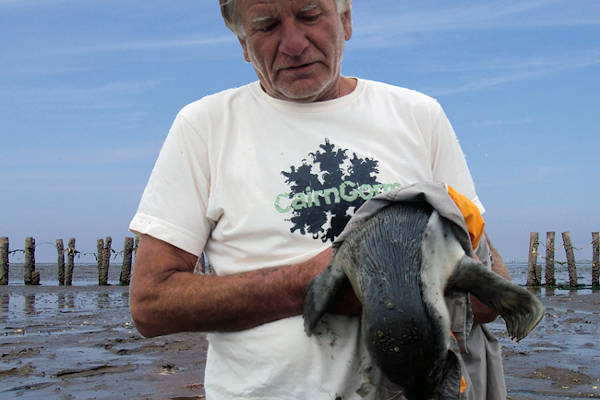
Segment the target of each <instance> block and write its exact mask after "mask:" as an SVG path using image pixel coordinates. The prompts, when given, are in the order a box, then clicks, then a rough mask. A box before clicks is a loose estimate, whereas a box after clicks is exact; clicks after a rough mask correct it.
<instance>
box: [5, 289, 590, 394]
mask: <svg viewBox="0 0 600 400" xmlns="http://www.w3.org/2000/svg"><path fill="white" fill-rule="evenodd" d="M537 294H538V295H539V296H540V298H541V299H542V302H543V303H544V305H545V306H546V312H545V316H544V319H543V320H542V322H541V323H540V325H539V326H538V327H537V328H536V329H535V330H534V331H533V332H532V333H531V334H530V335H529V336H528V337H527V338H525V339H523V340H522V341H521V342H519V343H514V342H512V341H510V340H509V339H508V338H507V335H506V331H505V327H504V322H503V321H502V320H497V321H496V322H493V323H491V324H489V325H488V326H489V328H490V330H491V331H492V332H493V333H494V334H496V336H498V337H499V338H500V340H501V342H502V345H503V348H504V369H505V375H506V382H507V386H508V390H509V399H514V400H521V399H578V398H580V399H583V398H586V399H589V398H600V292H598V291H591V290H586V291H579V292H577V291H571V292H570V291H553V292H551V291H539V292H538V293H537ZM128 300H129V295H128V290H127V288H125V287H119V286H106V287H98V286H80V287H77V286H73V287H57V286H37V287H25V286H3V287H0V380H1V381H2V385H0V399H13V398H15V399H40V398H45V399H120V398H123V399H173V400H175V399H203V398H204V386H203V381H202V380H203V372H204V365H205V360H206V348H207V342H206V337H205V335H204V334H202V333H182V334H175V335H169V336H164V337H158V338H152V339H146V338H143V337H142V336H141V335H140V334H139V333H138V332H137V331H136V330H135V328H134V326H133V324H132V321H131V317H130V315H129V308H128Z"/></svg>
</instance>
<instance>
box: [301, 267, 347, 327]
mask: <svg viewBox="0 0 600 400" xmlns="http://www.w3.org/2000/svg"><path fill="white" fill-rule="evenodd" d="M334 261H335V258H334V259H333V261H332V262H331V264H329V265H328V266H327V268H325V269H324V270H323V272H321V273H320V274H319V275H317V276H316V277H315V278H314V279H313V280H312V281H311V282H310V284H309V285H308V289H307V291H306V296H305V297H304V314H303V315H304V331H305V332H306V334H307V335H308V336H310V335H311V334H312V332H313V331H314V328H315V326H316V325H317V323H318V322H319V320H320V319H321V317H322V316H323V314H325V311H326V310H327V306H328V305H329V303H331V301H332V300H333V298H334V297H335V295H336V294H337V293H338V292H339V291H340V288H341V287H342V285H343V284H344V282H345V281H346V280H347V279H348V278H347V277H346V274H345V272H344V270H343V268H342V267H341V266H339V263H334Z"/></svg>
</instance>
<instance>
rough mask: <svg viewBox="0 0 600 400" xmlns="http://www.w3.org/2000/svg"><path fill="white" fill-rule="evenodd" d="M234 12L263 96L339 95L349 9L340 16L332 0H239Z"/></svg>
mask: <svg viewBox="0 0 600 400" xmlns="http://www.w3.org/2000/svg"><path fill="white" fill-rule="evenodd" d="M238 11H239V13H240V16H241V20H242V24H243V27H244V30H245V32H246V37H245V38H244V39H240V43H241V45H242V48H243V50H244V58H245V59H246V61H248V62H251V63H252V65H253V67H254V70H255V71H256V74H257V75H258V79H259V80H260V83H261V85H262V87H263V89H264V90H265V91H266V92H267V94H269V95H270V96H272V97H275V98H278V99H283V100H291V101H297V102H312V101H322V100H330V99H334V98H336V97H339V96H340V93H339V91H340V67H341V62H342V55H343V53H344V41H345V40H349V39H350V37H351V36H352V22H351V14H350V11H347V12H344V13H342V14H341V15H340V14H338V13H337V11H336V7H335V1H334V0H238Z"/></svg>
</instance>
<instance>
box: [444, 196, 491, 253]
mask: <svg viewBox="0 0 600 400" xmlns="http://www.w3.org/2000/svg"><path fill="white" fill-rule="evenodd" d="M448 194H449V195H450V197H451V198H452V200H454V203H456V205H457V206H458V209H459V210H460V212H461V213H462V215H463V217H464V218H465V222H466V224H467V229H468V230H469V237H470V238H471V245H472V246H473V250H474V249H476V248H477V246H479V241H480V240H481V237H482V236H483V227H484V225H485V221H484V220H483V217H482V216H481V213H480V212H479V209H478V208H477V206H476V205H475V204H474V203H473V202H472V201H471V200H469V199H468V198H466V197H465V196H463V195H462V194H460V193H458V192H457V191H456V190H454V189H452V187H451V186H450V185H448Z"/></svg>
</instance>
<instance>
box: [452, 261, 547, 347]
mask: <svg viewBox="0 0 600 400" xmlns="http://www.w3.org/2000/svg"><path fill="white" fill-rule="evenodd" d="M448 287H451V288H455V289H459V290H463V291H465V292H470V293H472V294H473V295H474V296H475V297H477V298H478V299H479V300H481V301H482V302H483V303H484V304H486V305H488V306H489V307H491V308H493V309H494V310H495V311H496V312H498V314H500V315H501V316H502V318H503V319H504V321H505V322H506V329H507V330H508V333H509V335H510V336H511V338H512V339H515V340H516V341H519V340H521V339H523V338H524V337H525V336H527V335H528V334H529V332H531V330H532V329H533V328H535V327H536V326H537V324H538V323H539V322H540V320H541V319H542V317H543V316H544V306H543V305H542V302H541V301H540V300H539V299H538V298H537V297H535V296H534V295H533V294H531V293H530V292H528V291H527V290H526V289H524V288H522V287H520V286H519V285H516V284H514V283H512V282H510V281H508V280H506V279H504V278H502V277H500V276H499V275H497V274H495V273H494V272H492V271H490V270H488V269H487V268H486V267H485V266H484V265H483V264H481V263H480V262H479V261H476V260H474V259H472V258H471V257H468V256H464V257H463V258H462V259H461V260H460V262H459V264H458V266H457V268H456V271H455V272H454V274H453V275H452V276H451V277H450V278H449V280H448Z"/></svg>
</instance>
